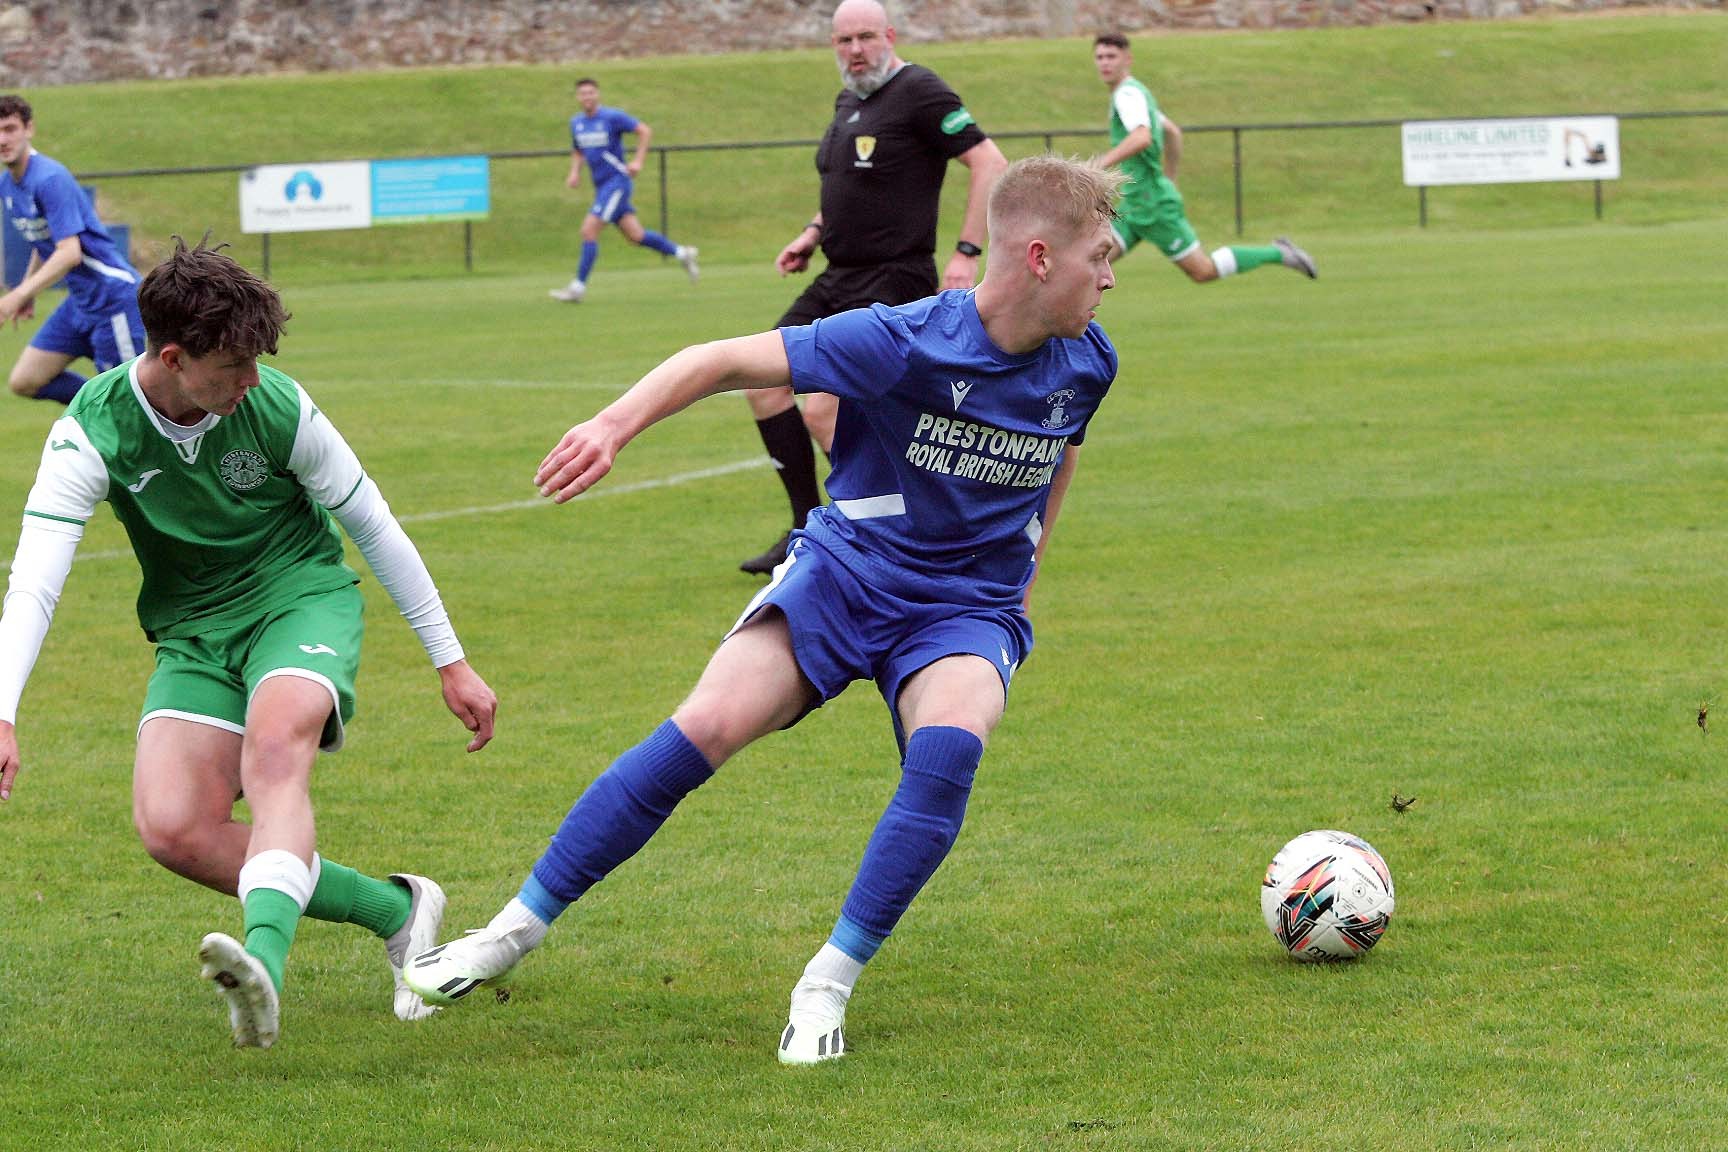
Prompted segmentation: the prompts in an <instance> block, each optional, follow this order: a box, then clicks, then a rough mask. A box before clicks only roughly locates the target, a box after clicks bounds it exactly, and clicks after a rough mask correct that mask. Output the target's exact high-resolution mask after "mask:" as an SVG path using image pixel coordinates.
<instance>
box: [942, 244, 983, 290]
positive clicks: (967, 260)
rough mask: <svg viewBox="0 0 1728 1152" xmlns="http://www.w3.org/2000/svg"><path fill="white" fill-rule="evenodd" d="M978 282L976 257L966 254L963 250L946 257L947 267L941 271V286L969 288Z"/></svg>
mask: <svg viewBox="0 0 1728 1152" xmlns="http://www.w3.org/2000/svg"><path fill="white" fill-rule="evenodd" d="M977 283H978V257H976V256H968V255H966V254H965V253H964V252H956V253H954V255H952V256H950V257H949V258H948V267H947V269H945V270H944V271H943V273H942V287H943V288H944V289H947V288H971V287H974V286H975V285H976V284H977Z"/></svg>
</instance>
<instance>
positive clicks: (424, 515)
mask: <svg viewBox="0 0 1728 1152" xmlns="http://www.w3.org/2000/svg"><path fill="white" fill-rule="evenodd" d="M768 464H769V460H768V457H766V456H756V457H752V458H751V459H749V460H737V461H734V462H733V463H731V464H717V465H715V466H714V467H712V468H698V469H696V470H695V471H693V472H675V473H673V474H672V475H671V476H660V477H657V478H655V479H653V480H634V481H632V482H630V483H628V484H613V485H610V486H604V485H603V486H602V487H599V488H590V489H589V490H588V491H586V492H584V493H582V495H580V496H578V497H576V499H577V500H598V499H600V498H601V497H602V496H628V495H630V494H631V493H634V492H647V491H650V490H652V489H655V488H676V487H678V486H679V485H681V484H690V483H694V482H695V481H697V480H709V479H712V478H713V477H715V476H730V475H731V474H732V473H734V472H748V471H750V470H751V469H754V468H766V467H768ZM553 507H556V505H554V504H553V503H552V501H551V500H549V499H547V498H545V497H539V498H536V499H534V500H512V501H510V502H509V503H507V504H477V505H475V506H473V507H471V508H446V509H443V510H442V511H437V512H410V513H408V514H407V515H405V516H398V517H396V520H397V522H398V523H401V524H425V523H428V522H430V521H433V520H457V519H461V518H463V517H467V516H488V515H491V514H492V513H494V512H518V511H521V510H522V509H524V508H553ZM131 555H132V549H130V548H109V549H105V550H103V551H101V552H84V553H80V554H79V555H78V556H77V557H75V561H86V560H119V559H122V558H124V557H128V556H131ZM11 570H12V565H11V563H10V562H6V563H0V572H10V571H11Z"/></svg>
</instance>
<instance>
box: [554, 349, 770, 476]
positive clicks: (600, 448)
mask: <svg viewBox="0 0 1728 1152" xmlns="http://www.w3.org/2000/svg"><path fill="white" fill-rule="evenodd" d="M790 383H792V369H791V367H790V365H788V364H787V362H786V345H785V343H784V342H783V341H782V340H781V338H780V333H779V332H778V331H774V332H759V333H757V334H756V335H754V336H739V337H735V338H734V339H731V340H716V341H713V342H712V343H709V344H696V345H692V346H691V347H689V348H686V349H684V350H683V351H682V352H678V353H675V354H674V355H673V356H671V357H670V358H668V359H667V360H665V361H664V362H662V363H661V364H660V366H659V367H657V368H655V369H654V370H653V371H651V372H649V373H648V375H646V376H644V377H642V379H640V380H638V381H637V382H636V383H635V384H634V385H633V386H632V387H631V389H630V390H629V391H628V392H626V393H624V395H622V396H620V397H618V399H616V400H614V401H612V403H610V404H608V405H607V406H606V407H604V408H602V409H601V410H600V411H599V412H598V413H597V414H596V415H594V416H593V417H592V418H591V419H588V420H585V421H583V422H582V423H580V424H578V425H576V426H575V427H574V428H572V429H570V431H568V432H566V433H564V436H563V439H561V440H559V441H558V444H557V446H556V447H555V448H553V449H552V451H550V452H548V453H547V454H546V458H545V459H544V460H542V461H540V467H539V469H538V470H537V471H536V472H535V473H534V483H535V485H537V486H538V487H539V489H540V495H542V496H550V497H551V498H552V502H553V503H555V504H562V503H564V502H565V501H567V500H571V499H573V498H575V497H577V496H580V495H581V494H582V493H584V492H586V491H587V490H588V489H590V488H592V487H593V486H594V485H595V484H596V483H598V482H599V480H600V479H601V477H603V476H605V475H606V473H608V472H610V471H611V470H612V462H613V461H614V460H615V459H617V457H618V453H619V452H620V451H622V450H623V448H624V445H626V444H628V443H630V441H632V440H634V439H635V438H636V437H637V436H638V435H639V434H640V433H641V432H642V430H643V429H644V428H647V427H648V426H649V425H650V424H654V423H656V422H658V421H660V420H664V419H665V418H666V417H668V416H670V415H672V414H673V413H674V412H679V411H682V410H683V409H685V408H687V407H689V406H690V405H691V404H694V403H695V402H696V401H698V400H700V399H702V398H703V397H705V396H712V395H714V394H715V393H717V392H727V391H731V390H733V389H738V388H774V387H784V386H786V385H788V384H790Z"/></svg>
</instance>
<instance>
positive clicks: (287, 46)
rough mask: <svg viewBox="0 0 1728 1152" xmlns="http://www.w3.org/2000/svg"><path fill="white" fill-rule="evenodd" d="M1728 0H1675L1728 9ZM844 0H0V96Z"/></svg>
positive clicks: (1138, 7)
mask: <svg viewBox="0 0 1728 1152" xmlns="http://www.w3.org/2000/svg"><path fill="white" fill-rule="evenodd" d="M1723 5H1724V0H1678V2H1677V3H1676V0H1667V5H1666V6H1668V7H1676V6H1678V7H1691V8H1714V9H1720V8H1722V7H1723ZM1637 6H1640V5H1639V4H1638V2H1637V0H899V2H897V3H893V4H891V5H890V11H891V12H892V13H893V18H894V23H895V26H896V28H897V29H898V30H899V32H900V35H901V37H902V39H903V40H905V41H906V42H908V43H914V44H916V43H929V42H931V41H941V40H982V39H995V38H1001V37H1037V36H1069V35H1075V34H1079V33H1086V32H1091V31H1093V30H1095V29H1103V28H1118V29H1121V30H1123V31H1129V32H1132V31H1135V30H1138V29H1142V28H1309V27H1315V26H1319V25H1339V24H1374V23H1380V22H1382V21H1390V20H1428V19H1504V18H1509V17H1514V16H1519V15H1523V14H1526V13H1530V12H1535V11H1580V10H1596V9H1610V8H1625V7H1637ZM833 8H834V0H755V2H746V0H641V2H632V0H491V2H485V3H482V2H466V3H465V2H462V0H27V2H18V0H0V90H5V89H28V88H33V87H37V86H41V85H49V84H76V83H89V82H93V81H102V80H137V79H149V78H161V79H169V78H180V77H187V76H218V75H244V74H253V73H261V72H295V71H298V72H325V71H346V70H353V69H365V68H378V67H408V66H427V65H431V66H436V65H448V64H499V63H511V62H533V63H559V62H564V61H571V60H577V59H584V60H593V59H597V58H604V57H615V56H641V55H656V54H666V53H681V52H695V53H711V52H737V51H753V50H762V49H770V48H803V47H812V46H815V45H820V44H824V43H826V41H827V37H828V21H829V17H830V15H831V14H832V12H833Z"/></svg>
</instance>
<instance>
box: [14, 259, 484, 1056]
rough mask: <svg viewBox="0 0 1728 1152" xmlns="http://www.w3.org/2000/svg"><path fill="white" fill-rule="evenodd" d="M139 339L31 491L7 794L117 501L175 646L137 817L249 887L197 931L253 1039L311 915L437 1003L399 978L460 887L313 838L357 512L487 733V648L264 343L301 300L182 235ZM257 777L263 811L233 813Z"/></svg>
mask: <svg viewBox="0 0 1728 1152" xmlns="http://www.w3.org/2000/svg"><path fill="white" fill-rule="evenodd" d="M138 302H139V311H140V312H141V313H142V314H143V319H144V330H145V334H146V338H147V343H146V347H145V352H144V355H142V356H140V357H138V358H137V359H135V360H131V361H128V362H127V363H125V364H121V365H120V366H118V367H116V368H113V369H111V370H109V371H107V372H104V373H102V374H101V375H99V376H96V377H94V378H93V379H91V380H90V381H89V382H88V383H86V384H85V385H84V387H83V388H82V389H81V390H80V391H79V393H78V395H77V397H76V398H75V399H74V400H73V401H72V404H71V406H70V407H69V408H68V409H67V411H66V415H65V416H63V417H61V418H60V419H59V420H58V421H56V422H55V424H54V426H53V428H52V429H51V430H50V432H49V434H48V443H47V444H46V445H45V446H44V448H43V450H42V463H41V466H40V468H39V470H38V471H37V474H36V484H35V487H34V488H32V489H31V491H30V495H29V498H28V499H27V500H26V501H25V505H24V526H23V529H22V531H21V533H20V535H19V538H18V551H17V556H16V558H15V559H14V561H13V563H12V576H11V582H10V586H9V589H8V591H7V593H6V600H5V611H4V614H3V615H0V800H3V799H7V798H9V797H10V795H11V792H12V786H13V784H14V783H15V781H16V778H17V775H18V771H19V768H20V766H21V763H22V761H21V759H20V756H19V750H18V738H17V732H16V730H15V728H14V724H15V722H16V718H17V712H18V703H19V699H20V697H21V696H22V694H23V691H24V684H25V681H26V680H27V679H28V677H29V675H30V670H31V668H32V667H33V666H34V664H35V662H36V656H37V654H38V652H40V651H41V647H42V641H43V639H44V637H45V636H46V635H47V632H48V625H49V621H50V620H51V619H52V617H53V612H54V606H55V604H56V603H57V602H58V600H59V598H60V592H61V589H62V588H63V587H64V586H65V582H66V577H67V574H68V573H69V571H70V570H71V566H72V557H73V553H74V551H75V550H76V548H77V546H78V541H79V539H80V538H81V537H82V535H83V532H84V525H85V523H86V522H87V521H88V520H89V519H90V517H91V516H92V515H94V514H95V511H96V506H97V504H99V503H101V502H103V501H106V502H107V503H108V504H109V506H110V507H112V508H113V510H114V514H115V516H116V517H118V518H119V520H120V523H121V524H122V525H123V526H124V527H125V529H126V534H127V536H128V538H129V539H130V540H131V543H132V549H133V551H134V552H135V553H136V554H137V557H138V563H139V567H140V568H141V569H142V571H143V585H142V587H141V588H140V590H139V593H138V620H139V623H141V624H142V625H143V627H144V634H145V636H146V637H147V638H148V639H149V640H150V641H151V642H152V643H154V644H155V645H156V670H155V673H154V675H152V676H151V677H150V683H149V686H148V687H147V689H146V691H145V698H144V709H143V718H142V719H141V720H140V722H139V727H138V748H137V755H136V760H135V763H134V768H133V776H132V811H133V822H134V823H135V824H136V825H137V828H138V834H139V836H140V837H141V838H142V840H143V841H144V847H145V849H146V850H147V851H148V852H149V853H150V855H151V856H152V857H153V858H155V859H156V860H157V861H158V862H159V863H161V864H162V865H163V866H164V867H167V868H169V869H171V870H172V871H174V872H177V873H179V874H180V875H182V876H184V877H186V878H187V879H189V880H195V881H197V882H198V883H200V884H203V885H205V886H206V887H209V888H214V889H216V890H217V891H218V892H225V893H229V894H233V895H238V896H239V897H240V899H241V901H242V902H243V906H244V916H245V943H244V944H243V945H242V944H241V942H240V941H237V940H234V939H232V938H231V937H229V936H226V935H223V934H221V933H217V932H212V933H210V934H209V935H208V936H206V937H204V940H203V943H202V944H201V945H200V947H199V960H200V961H201V963H202V965H203V975H204V976H205V978H206V979H209V980H212V981H214V982H215V983H216V985H217V986H218V988H219V990H220V991H221V993H222V995H223V997H224V999H225V1000H226V1001H227V1002H228V1007H229V1023H230V1026H231V1028H232V1031H233V1038H234V1043H235V1044H236V1045H239V1046H242V1047H260V1048H268V1047H269V1046H270V1045H271V1044H272V1043H274V1042H275V1040H276V1036H277V1031H278V1028H279V1004H280V1000H279V996H280V993H281V990H282V972H283V967H284V965H285V963H286V961H287V955H288V949H289V946H290V945H291V944H292V943H293V940H294V930H295V927H296V925H297V924H298V922H299V920H300V917H301V916H302V915H306V916H310V917H312V918H314V919H319V920H330V921H337V922H346V923H353V924H359V925H361V926H363V927H365V928H369V929H371V930H372V931H373V932H374V933H376V934H377V935H378V936H380V937H382V938H383V939H384V941H385V952H386V955H387V957H388V959H389V961H390V967H391V969H392V971H393V972H394V973H395V976H396V988H397V991H396V994H395V997H396V998H395V1012H396V1015H397V1016H398V1017H400V1018H401V1019H404V1020H412V1019H417V1018H419V1017H421V1016H424V1015H426V1014H428V1013H429V1012H430V1011H431V1009H429V1008H428V1007H427V1006H426V1005H425V1004H424V1003H423V1002H422V1001H421V1000H420V999H419V997H417V996H415V995H414V993H413V992H412V991H411V990H409V989H408V988H407V987H406V986H405V985H403V984H402V982H401V967H402V962H403V960H404V959H405V958H406V956H407V955H410V954H412V953H414V952H417V951H420V950H423V949H425V948H428V947H430V946H431V945H432V943H434V942H435V941H436V940H437V936H438V927H439V922H440V920H441V919H442V916H443V910H444V894H443V892H442V891H440V890H439V888H438V886H437V885H436V884H434V883H433V882H432V881H430V880H427V879H425V878H424V877H421V876H410V875H406V874H399V875H392V876H390V877H389V878H388V879H384V880H378V879H374V878H372V877H370V876H365V875H362V874H360V873H358V872H356V871H354V870H353V869H351V868H345V867H343V866H342V865H340V864H337V863H335V862H333V861H330V860H321V859H320V858H319V857H318V855H317V853H316V852H314V850H313V819H312V800H311V776H312V762H313V760H314V759H315V758H316V756H317V753H318V752H319V750H320V749H323V750H325V751H335V750H336V749H337V748H338V747H340V746H341V743H342V735H343V725H344V724H345V723H346V722H347V720H348V719H350V718H351V717H352V716H353V714H354V676H355V672H356V670H357V669H358V667H359V662H360V638H361V631H362V623H361V596H360V590H359V589H358V587H356V585H357V584H358V583H359V577H358V576H357V575H356V574H355V573H354V571H353V569H351V568H349V567H348V566H347V565H346V564H345V563H344V562H343V558H342V540H341V537H340V536H339V535H338V534H337V532H336V531H335V529H334V526H333V525H332V523H331V519H332V517H334V519H335V520H336V521H337V522H339V523H340V524H341V525H342V527H343V528H344V529H346V530H347V532H348V535H349V536H350V537H351V538H352V539H353V540H354V543H355V545H356V546H357V547H358V548H359V549H360V552H361V554H362V555H363V556H365V558H366V562H367V563H368V564H369V565H370V566H371V568H372V572H373V574H374V575H376V576H377V577H378V580H379V583H381V584H382V585H383V586H384V587H385V589H386V590H387V591H388V592H389V593H390V596H391V599H393V600H394V601H395V603H396V606H397V607H398V608H399V609H401V611H402V614H403V615H404V616H405V617H407V619H408V622H409V624H410V625H412V626H413V628H414V630H415V632H417V633H418V634H419V636H420V640H421V642H422V644H423V645H424V646H425V648H426V651H427V654H428V655H429V656H430V657H431V658H432V663H433V664H434V666H436V667H437V669H438V675H439V677H440V679H441V680H442V682H443V691H444V701H445V703H446V705H448V706H449V708H450V710H451V711H452V712H454V713H455V714H456V715H457V716H458V717H459V718H460V719H461V720H462V722H463V723H464V724H465V725H466V726H467V728H468V729H469V731H471V732H472V733H473V734H474V737H473V739H472V740H471V741H470V743H469V744H468V750H469V751H470V752H473V751H477V750H479V749H480V748H481V747H483V746H484V745H485V744H486V742H487V741H488V740H490V739H491V738H492V722H493V716H494V714H495V712H496V710H497V698H496V697H495V696H493V694H492V690H491V689H490V688H488V687H487V686H486V683H485V681H483V680H482V679H481V678H480V677H479V675H478V674H476V673H475V672H474V671H473V669H471V668H470V667H469V666H468V662H467V660H466V659H464V657H463V652H462V646H461V644H460V643H459V642H458V641H457V639H456V633H455V631H454V630H453V629H452V628H451V626H450V619H449V616H448V615H447V614H446V613H445V611H444V606H443V602H442V601H441V600H440V598H439V596H438V589H437V588H436V587H435V586H434V585H433V583H432V578H431V576H430V575H429V574H428V573H427V571H426V566H425V564H424V563H423V562H422V561H421V559H420V554H419V553H418V552H417V551H416V550H415V548H414V545H413V543H412V542H411V541H410V540H409V539H408V536H407V534H406V533H405V532H403V530H402V527H401V525H400V524H398V523H397V521H396V518H395V517H394V516H392V515H391V513H390V508H389V506H388V505H387V504H386V503H385V502H384V498H383V496H382V495H381V494H380V493H379V491H378V487H377V485H376V484H374V483H373V482H372V480H371V479H370V478H369V477H368V476H367V475H366V473H365V470H364V469H363V468H361V466H360V461H359V460H358V459H357V458H356V457H355V455H354V452H353V450H352V449H350V448H349V447H348V444H347V443H346V442H345V441H344V440H343V439H342V437H341V435H340V434H338V433H337V432H336V430H335V429H334V428H332V427H331V426H330V421H329V419H328V418H326V417H325V416H324V414H323V413H322V412H320V411H319V410H318V408H317V406H316V405H314V404H313V403H312V400H311V398H310V397H309V396H307V394H306V392H305V391H304V390H303V389H302V388H301V387H300V385H299V384H297V383H295V382H294V381H293V380H292V379H290V378H289V377H287V376H285V375H283V374H282V373H281V372H278V371H276V370H275V369H274V368H270V367H266V366H264V365H261V364H259V363H258V357H259V356H261V355H264V354H266V353H272V354H273V353H274V352H275V351H276V343H277V339H278V337H279V336H280V335H281V331H282V326H283V324H284V322H286V321H287V319H288V314H287V312H286V311H284V310H283V307H282V301H281V299H280V298H279V297H278V296H277V295H276V293H275V292H274V291H273V290H272V289H271V288H270V286H269V285H267V284H265V283H264V282H263V281H261V280H259V279H258V278H257V277H255V276H253V275H252V274H251V273H250V272H248V271H246V270H245V269H244V268H242V267H241V266H240V265H239V264H237V263H235V262H234V261H233V260H231V259H230V258H228V257H227V256H225V255H223V254H222V253H221V252H219V251H217V250H213V249H210V248H207V247H205V246H204V245H203V244H199V245H198V247H196V248H192V249H188V248H187V247H186V246H185V244H184V243H183V242H177V244H176V248H175V251H174V254H173V255H172V256H170V257H169V258H168V259H167V260H165V261H164V262H163V263H162V264H160V265H158V266H157V267H156V268H155V269H154V270H152V271H151V272H150V274H149V275H148V276H146V277H145V279H144V283H143V285H142V287H141V288H140V290H139V293H138ZM241 795H244V796H245V798H246V802H247V806H248V808H249V809H250V810H251V816H252V823H251V824H249V825H248V824H244V823H240V822H237V821H235V820H234V818H233V810H234V801H235V799H236V798H237V797H239V796H241Z"/></svg>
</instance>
